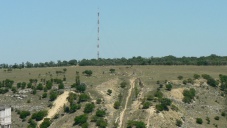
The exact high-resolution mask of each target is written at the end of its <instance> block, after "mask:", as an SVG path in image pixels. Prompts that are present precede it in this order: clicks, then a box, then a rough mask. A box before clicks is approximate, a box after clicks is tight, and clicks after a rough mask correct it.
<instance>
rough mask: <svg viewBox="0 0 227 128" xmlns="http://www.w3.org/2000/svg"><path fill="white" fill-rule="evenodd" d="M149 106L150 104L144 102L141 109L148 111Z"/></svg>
mask: <svg viewBox="0 0 227 128" xmlns="http://www.w3.org/2000/svg"><path fill="white" fill-rule="evenodd" d="M150 106H151V103H150V102H144V103H143V109H148V108H149V107H150Z"/></svg>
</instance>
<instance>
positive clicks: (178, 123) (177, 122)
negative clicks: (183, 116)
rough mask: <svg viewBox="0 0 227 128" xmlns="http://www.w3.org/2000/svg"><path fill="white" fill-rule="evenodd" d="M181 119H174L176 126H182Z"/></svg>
mask: <svg viewBox="0 0 227 128" xmlns="http://www.w3.org/2000/svg"><path fill="white" fill-rule="evenodd" d="M182 124H183V123H182V121H181V120H178V119H177V120H176V126H178V127H181V126H182Z"/></svg>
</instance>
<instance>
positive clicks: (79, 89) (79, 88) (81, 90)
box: [76, 83, 86, 92]
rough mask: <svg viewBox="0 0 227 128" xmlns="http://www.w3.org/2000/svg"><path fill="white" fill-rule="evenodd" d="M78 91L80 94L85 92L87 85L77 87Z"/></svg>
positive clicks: (82, 84)
mask: <svg viewBox="0 0 227 128" xmlns="http://www.w3.org/2000/svg"><path fill="white" fill-rule="evenodd" d="M76 90H77V91H79V92H84V91H85V90H86V85H85V84H84V83H81V84H80V85H76Z"/></svg>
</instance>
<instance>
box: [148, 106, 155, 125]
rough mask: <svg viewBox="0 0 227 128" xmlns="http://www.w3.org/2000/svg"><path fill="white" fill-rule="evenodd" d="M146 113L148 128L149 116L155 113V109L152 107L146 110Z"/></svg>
mask: <svg viewBox="0 0 227 128" xmlns="http://www.w3.org/2000/svg"><path fill="white" fill-rule="evenodd" d="M148 112H149V116H148V118H147V128H149V126H150V118H151V116H152V115H153V114H154V113H155V108H154V107H153V106H152V107H150V108H149V109H148Z"/></svg>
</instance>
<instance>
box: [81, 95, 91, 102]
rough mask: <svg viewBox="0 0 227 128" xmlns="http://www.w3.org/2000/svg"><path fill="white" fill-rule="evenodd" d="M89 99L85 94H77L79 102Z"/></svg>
mask: <svg viewBox="0 0 227 128" xmlns="http://www.w3.org/2000/svg"><path fill="white" fill-rule="evenodd" d="M89 99H90V97H89V96H88V95H87V94H84V93H82V94H80V96H79V102H85V101H88V100H89Z"/></svg>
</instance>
